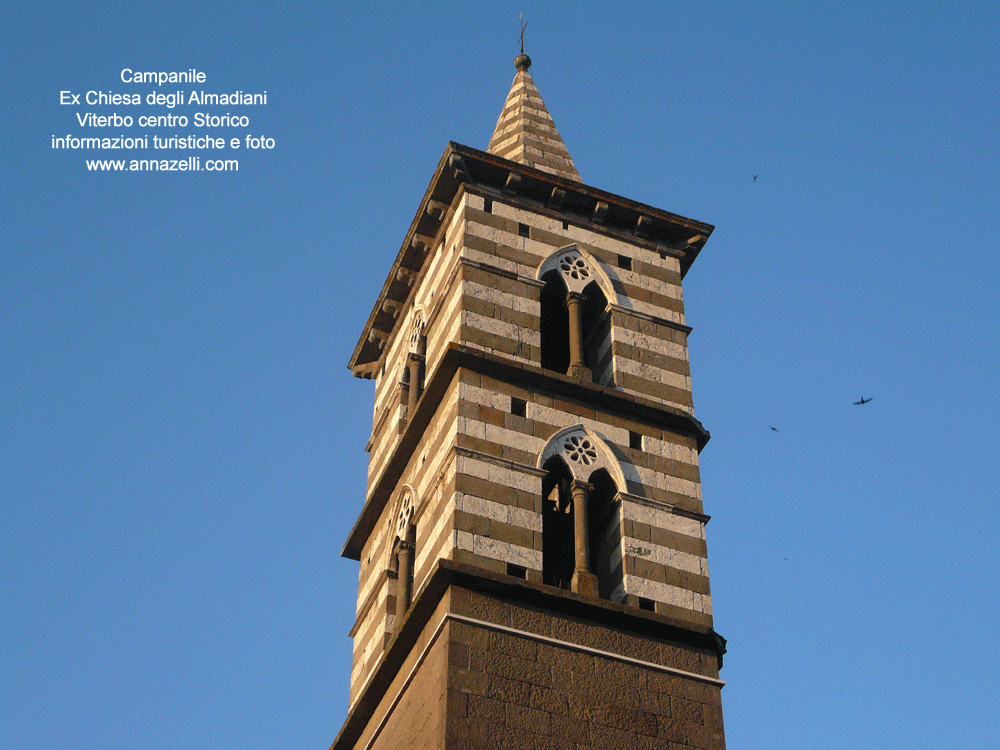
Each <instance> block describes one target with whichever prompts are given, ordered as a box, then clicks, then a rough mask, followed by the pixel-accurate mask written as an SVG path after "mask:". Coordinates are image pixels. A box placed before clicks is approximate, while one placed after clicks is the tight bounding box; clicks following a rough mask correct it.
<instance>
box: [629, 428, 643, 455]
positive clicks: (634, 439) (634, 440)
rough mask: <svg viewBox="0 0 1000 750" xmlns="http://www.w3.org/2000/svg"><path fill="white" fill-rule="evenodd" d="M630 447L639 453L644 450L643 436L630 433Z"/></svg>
mask: <svg viewBox="0 0 1000 750" xmlns="http://www.w3.org/2000/svg"><path fill="white" fill-rule="evenodd" d="M628 447H629V448H634V449H635V450H637V451H641V450H642V435H641V434H640V433H638V432H632V430H629V431H628Z"/></svg>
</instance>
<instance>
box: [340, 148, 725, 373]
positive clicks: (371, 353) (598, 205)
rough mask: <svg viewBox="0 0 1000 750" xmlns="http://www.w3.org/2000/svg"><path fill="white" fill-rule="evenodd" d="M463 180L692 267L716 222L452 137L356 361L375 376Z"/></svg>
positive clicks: (353, 365)
mask: <svg viewBox="0 0 1000 750" xmlns="http://www.w3.org/2000/svg"><path fill="white" fill-rule="evenodd" d="M463 186H468V187H470V188H473V189H475V188H478V189H479V190H478V191H477V192H479V191H482V192H488V193H495V194H497V195H502V196H504V197H505V198H506V199H508V200H513V201H514V202H517V203H520V204H522V206H524V207H526V208H529V209H531V210H535V211H538V212H539V213H547V214H552V215H555V216H560V217H562V218H563V220H567V219H568V220H570V221H572V222H573V223H576V224H579V225H581V226H587V227H588V228H589V229H592V230H594V231H597V232H600V233H603V234H607V235H609V236H617V237H620V238H622V239H625V240H627V241H629V242H633V243H636V244H640V245H647V246H648V247H649V248H650V249H653V250H656V251H658V252H660V253H664V254H667V255H671V256H673V257H676V258H678V259H679V261H680V267H681V275H682V276H683V275H684V274H686V273H687V270H688V269H689V268H690V267H691V264H692V263H693V262H694V259H695V258H696V257H697V256H698V253H699V252H700V251H701V249H702V247H704V245H705V242H706V241H707V240H708V237H709V235H711V233H712V231H713V230H714V228H715V227H713V226H712V225H711V224H705V223H703V222H700V221H696V220H694V219H687V218H685V217H683V216H678V215H677V214H672V213H670V212H669V211H663V210H662V209H659V208H654V207H652V206H648V205H646V204H645V203H639V202H638V201H633V200H630V199H628V198H623V197H621V196H619V195H615V194H614V193H608V192H606V191H604V190H599V189H597V188H593V187H590V186H588V185H584V184H583V183H581V182H576V181H574V180H568V179H564V178H562V177H558V176H556V175H553V174H550V173H548V172H543V171H541V170H538V169H535V168H533V167H529V166H527V165H525V164H520V163H518V162H515V161H510V160H509V159H504V158H503V157H500V156H496V155H494V154H489V153H486V152H485V151H479V150H478V149H474V148H470V147H469V146H462V145H460V144H458V143H453V142H452V143H449V144H448V146H447V147H446V148H445V150H444V153H443V154H442V155H441V160H440V161H439V162H438V166H437V169H436V170H435V171H434V176H433V178H432V179H431V182H430V184H429V185H428V187H427V191H426V192H425V193H424V197H423V200H421V202H420V208H419V209H418V210H417V214H416V216H415V217H414V218H413V222H412V223H411V224H410V229H409V231H408V232H407V233H406V238H405V239H404V241H403V246H402V247H401V248H400V250H399V254H398V255H397V256H396V260H395V262H394V263H393V265H392V270H391V271H390V272H389V276H388V278H387V279H386V281H385V284H384V285H383V286H382V291H381V293H380V294H379V297H378V300H377V301H376V303H375V307H374V308H373V309H372V312H371V315H369V316H368V322H367V323H366V324H365V328H364V331H363V332H362V334H361V339H360V340H359V341H358V344H357V346H356V347H355V348H354V353H353V354H352V355H351V359H350V362H349V363H348V367H349V368H350V370H351V371H352V372H353V373H354V374H355V375H356V376H357V377H361V378H370V377H372V375H373V374H374V372H375V370H376V369H377V368H378V366H379V363H380V362H381V359H382V354H383V352H384V351H385V350H386V348H387V347H388V344H389V342H390V341H391V340H392V338H393V336H394V335H395V333H396V328H397V326H398V325H399V322H400V320H401V319H402V318H403V311H404V310H405V307H406V305H407V304H408V302H409V299H410V295H411V293H412V290H413V289H414V287H415V286H416V283H415V282H416V279H417V277H418V276H419V274H420V272H421V271H422V269H423V266H424V263H425V261H426V259H427V257H428V256H429V254H430V251H431V249H432V248H433V247H434V243H435V242H436V238H437V236H438V233H439V231H440V229H441V226H442V224H443V223H444V221H445V220H446V219H447V214H448V209H449V207H450V206H451V204H452V201H453V200H454V198H455V196H456V195H457V194H458V192H459V190H461V189H462V187H463Z"/></svg>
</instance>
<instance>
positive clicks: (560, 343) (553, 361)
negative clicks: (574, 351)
mask: <svg viewBox="0 0 1000 750" xmlns="http://www.w3.org/2000/svg"><path fill="white" fill-rule="evenodd" d="M542 281H544V282H545V286H544V287H543V288H542V299H541V314H542V330H541V339H542V341H541V343H542V367H544V368H545V369H546V370H553V371H554V372H560V373H565V372H566V371H567V370H569V313H568V311H567V309H566V284H565V283H564V282H563V280H562V276H561V275H560V273H559V271H558V270H555V269H553V270H552V271H549V272H548V273H547V274H545V275H544V276H543V277H542Z"/></svg>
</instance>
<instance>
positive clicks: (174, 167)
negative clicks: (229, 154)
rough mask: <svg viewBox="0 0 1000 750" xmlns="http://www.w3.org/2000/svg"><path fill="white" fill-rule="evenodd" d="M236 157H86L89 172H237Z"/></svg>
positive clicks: (238, 164)
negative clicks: (130, 158)
mask: <svg viewBox="0 0 1000 750" xmlns="http://www.w3.org/2000/svg"><path fill="white" fill-rule="evenodd" d="M239 170H240V163H239V161H238V160H236V159H206V160H204V161H202V159H201V157H200V156H189V157H188V158H187V159H132V160H131V161H130V160H128V159H93V160H92V159H87V171H89V172H238V171H239Z"/></svg>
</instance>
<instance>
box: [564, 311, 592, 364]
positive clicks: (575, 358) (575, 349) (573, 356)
mask: <svg viewBox="0 0 1000 750" xmlns="http://www.w3.org/2000/svg"><path fill="white" fill-rule="evenodd" d="M582 305H583V294H581V293H580V292H567V293H566V309H567V310H568V312H569V371H568V372H567V373H566V374H567V375H572V376H573V377H577V378H583V377H588V376H589V375H590V370H588V369H587V366H586V365H585V364H584V363H583V315H582V313H581V311H580V307H581V306H582Z"/></svg>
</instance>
